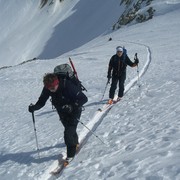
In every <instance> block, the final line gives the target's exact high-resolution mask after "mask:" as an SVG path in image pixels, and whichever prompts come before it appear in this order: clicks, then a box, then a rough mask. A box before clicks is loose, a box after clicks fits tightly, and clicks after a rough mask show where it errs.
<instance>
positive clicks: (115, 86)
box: [109, 72, 126, 99]
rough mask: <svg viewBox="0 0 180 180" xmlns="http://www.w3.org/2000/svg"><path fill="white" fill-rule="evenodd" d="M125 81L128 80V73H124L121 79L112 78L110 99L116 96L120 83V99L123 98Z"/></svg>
mask: <svg viewBox="0 0 180 180" xmlns="http://www.w3.org/2000/svg"><path fill="white" fill-rule="evenodd" d="M125 80H126V72H124V73H122V74H121V76H120V77H117V76H113V77H112V82H111V87H110V90H109V98H111V99H113V98H114V94H115V91H116V88H117V83H118V82H119V91H118V97H123V95H124V82H125Z"/></svg>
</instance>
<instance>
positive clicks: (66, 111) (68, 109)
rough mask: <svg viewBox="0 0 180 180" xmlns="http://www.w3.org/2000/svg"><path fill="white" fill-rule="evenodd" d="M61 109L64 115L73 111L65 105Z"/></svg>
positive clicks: (70, 106) (68, 105)
mask: <svg viewBox="0 0 180 180" xmlns="http://www.w3.org/2000/svg"><path fill="white" fill-rule="evenodd" d="M61 109H62V111H63V112H64V113H68V114H69V113H72V111H73V107H72V105H70V104H66V105H64V106H62V108H61Z"/></svg>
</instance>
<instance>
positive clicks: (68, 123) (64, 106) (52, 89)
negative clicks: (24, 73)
mask: <svg viewBox="0 0 180 180" xmlns="http://www.w3.org/2000/svg"><path fill="white" fill-rule="evenodd" d="M43 83H44V88H43V90H42V93H41V95H40V97H39V100H38V101H37V102H36V104H35V105H30V106H29V112H34V111H36V110H39V109H40V108H42V107H43V106H44V105H45V103H46V101H47V100H48V98H49V97H50V96H51V98H52V104H53V105H54V106H55V108H56V110H57V113H58V114H59V117H60V120H61V122H62V124H63V126H64V128H65V131H64V140H65V144H66V146H67V158H66V160H67V162H68V161H70V160H71V159H72V158H73V157H74V156H75V153H76V148H77V146H78V144H79V142H78V135H77V132H76V129H77V125H78V120H79V119H80V116H81V112H82V106H83V104H85V103H86V102H87V101H88V99H87V97H86V96H85V95H84V94H83V93H82V91H81V90H79V88H78V87H77V86H75V85H74V84H73V83H72V82H71V81H70V80H65V79H61V78H60V77H58V76H57V75H56V74H54V73H49V74H46V75H45V76H44V79H43Z"/></svg>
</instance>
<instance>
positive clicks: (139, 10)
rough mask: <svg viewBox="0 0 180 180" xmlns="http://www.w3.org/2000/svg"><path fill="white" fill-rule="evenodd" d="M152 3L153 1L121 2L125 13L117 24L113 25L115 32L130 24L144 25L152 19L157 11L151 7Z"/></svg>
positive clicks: (125, 0)
mask: <svg viewBox="0 0 180 180" xmlns="http://www.w3.org/2000/svg"><path fill="white" fill-rule="evenodd" d="M152 1H153V0H121V3H120V5H124V6H125V11H124V12H123V13H122V15H121V16H120V18H119V20H118V21H117V23H115V24H114V25H113V30H115V29H119V28H121V27H122V26H124V25H127V24H130V23H142V22H145V21H147V20H149V19H152V18H153V15H154V12H155V9H154V8H153V7H152V6H151V3H152Z"/></svg>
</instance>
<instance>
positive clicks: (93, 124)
mask: <svg viewBox="0 0 180 180" xmlns="http://www.w3.org/2000/svg"><path fill="white" fill-rule="evenodd" d="M124 42H126V43H130V44H136V45H138V46H143V47H144V48H146V50H147V60H146V63H145V64H144V66H143V67H142V69H141V70H140V72H139V78H141V77H142V76H143V75H144V74H145V73H146V71H147V69H148V67H149V65H150V63H151V54H152V53H151V49H150V47H149V46H147V45H145V44H141V43H135V42H127V41H124ZM137 82H138V76H136V77H135V78H133V79H132V80H131V81H130V82H129V83H128V84H127V85H126V86H125V91H124V94H126V93H127V92H128V91H129V90H130V89H131V88H132V87H133V86H134V85H135V84H136V83H137ZM114 105H116V104H114ZM114 105H111V106H109V107H108V108H105V110H103V111H98V110H97V111H96V112H95V113H94V115H93V117H92V119H91V120H90V121H89V123H88V124H86V126H87V127H88V128H89V129H90V130H91V131H95V130H96V129H97V128H98V126H99V125H100V124H101V122H102V120H103V119H104V117H105V116H106V115H107V114H108V112H109V111H110V110H111V108H112V107H113V106H114ZM91 135H92V133H91V132H90V131H88V130H87V129H86V128H85V127H84V128H83V130H82V131H81V134H80V135H79V142H80V147H81V148H80V149H82V148H83V146H84V145H85V144H86V142H87V140H88V139H89V137H90V136H91ZM56 165H57V162H56V161H55V162H53V163H52V164H51V166H50V167H49V168H48V169H47V170H46V171H45V172H44V173H43V174H42V176H41V177H40V178H38V179H43V180H44V179H54V178H55V177H54V178H53V177H52V175H50V174H49V172H50V170H51V169H53V168H54V167H55V166H56Z"/></svg>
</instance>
